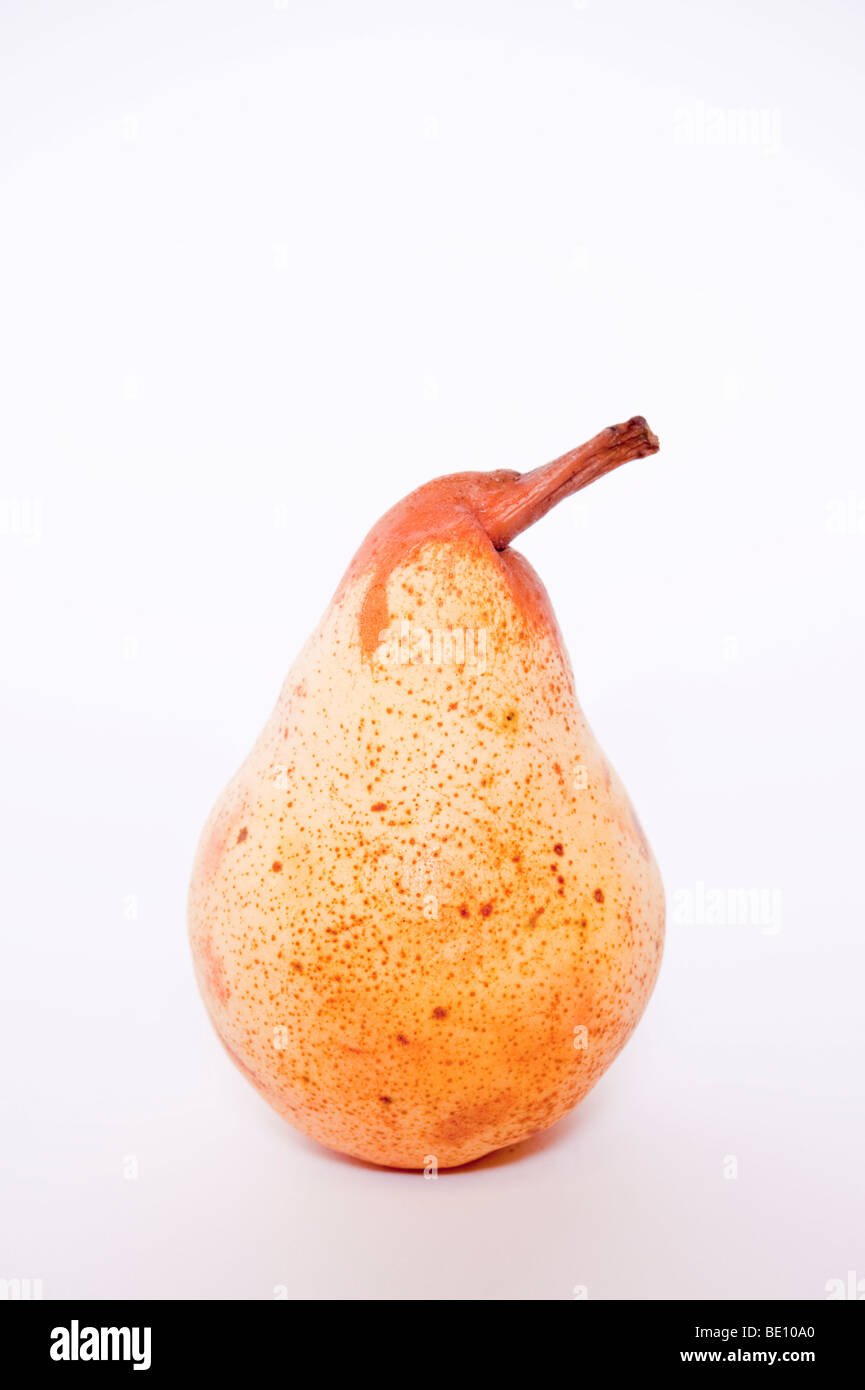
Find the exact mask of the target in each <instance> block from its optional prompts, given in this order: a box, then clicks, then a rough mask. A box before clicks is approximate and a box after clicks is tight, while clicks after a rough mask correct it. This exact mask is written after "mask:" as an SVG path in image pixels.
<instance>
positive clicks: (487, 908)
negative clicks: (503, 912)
mask: <svg viewBox="0 0 865 1390" xmlns="http://www.w3.org/2000/svg"><path fill="white" fill-rule="evenodd" d="M492 910H493V905H492V903H484V905H483V907H482V908H481V916H482V917H489V915H490V913H491V912H492Z"/></svg>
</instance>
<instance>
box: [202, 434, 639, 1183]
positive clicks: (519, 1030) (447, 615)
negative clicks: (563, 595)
mask: <svg viewBox="0 0 865 1390" xmlns="http://www.w3.org/2000/svg"><path fill="white" fill-rule="evenodd" d="M657 449H658V441H657V439H656V437H655V435H654V434H653V433H652V431H651V430H650V429H649V426H648V425H647V424H646V421H645V420H644V419H643V418H642V417H641V416H634V417H633V418H632V419H630V420H628V421H627V422H625V423H624V424H621V425H614V426H611V427H610V428H608V429H605V430H602V431H601V433H600V434H598V435H596V436H595V437H594V438H593V439H591V440H590V441H589V442H588V443H587V444H584V445H582V446H581V447H579V448H577V449H573V450H571V451H570V452H569V453H567V454H564V455H563V456H562V457H561V458H558V459H556V460H554V461H553V462H552V463H548V464H545V465H543V466H542V467H539V468H536V469H534V470H532V471H529V472H527V473H522V474H521V473H515V472H508V471H493V472H488V473H480V472H474V473H472V472H465V473H455V474H450V475H447V476H445V477H441V478H436V479H435V480H433V481H432V482H430V483H427V484H426V485H425V486H423V487H421V488H419V489H417V491H415V492H413V493H411V494H410V495H409V496H408V497H406V498H404V499H403V500H402V501H401V502H398V503H397V504H396V506H394V507H393V508H392V509H391V510H390V511H389V512H388V513H387V514H386V515H385V516H384V517H383V518H382V519H381V520H380V521H379V522H378V523H377V524H376V525H375V526H374V527H373V529H372V530H371V531H370V533H369V535H368V536H367V537H366V539H365V540H364V542H363V543H362V545H361V546H360V549H359V550H358V552H357V554H356V555H355V556H354V558H353V559H352V561H351V563H350V564H349V566H348V569H347V570H346V573H345V576H344V577H343V579H342V581H341V583H340V585H339V587H338V589H337V591H336V594H335V595H334V597H333V600H332V602H331V604H330V606H329V607H328V609H327V611H326V613H325V614H324V616H323V618H322V619H321V622H320V623H319V626H318V628H317V629H316V631H315V632H314V633H313V635H312V637H311V638H310V640H309V641H308V642H307V644H306V646H305V647H304V649H303V651H302V652H301V654H300V656H299V657H298V658H297V660H296V662H295V664H294V666H293V667H292V669H291V670H290V671H289V673H288V675H287V677H286V679H285V683H284V685H283V688H282V691H281V693H280V695H279V698H278V700H277V703H276V706H275V708H274V710H273V713H272V715H271V716H270V719H269V720H268V722H267V724H266V726H265V728H264V730H263V731H262V733H261V734H260V736H259V737H258V739H257V741H256V742H255V744H254V746H253V748H252V751H251V753H250V754H249V757H248V758H247V760H246V762H245V763H244V764H243V766H242V767H241V768H240V769H239V771H238V772H237V773H236V774H235V775H234V777H233V778H232V779H231V781H230V782H229V783H228V785H227V786H226V788H225V791H224V792H223V793H222V795H221V796H220V797H219V799H218V801H217V803H216V805H215V806H214V808H213V811H212V812H211V815H210V817H209V819H208V821H207V824H206V825H205V827H204V831H203V833H202V836H201V840H200V843H199V847H198V852H197V855H196V859H195V864H194V868H193V872H192V882H191V886H190V892H189V934H190V941H191V945H192V953H193V958H194V962H195V970H196V975H197V979H198V984H199V987H200V990H201V994H202V997H203V1000H204V1003H205V1007H206V1008H207V1011H208V1014H209V1016H210V1018H211V1020H212V1022H213V1025H214V1028H215V1030H216V1033H217V1036H218V1038H219V1040H220V1042H221V1043H222V1046H223V1048H224V1050H225V1052H226V1053H227V1054H228V1057H229V1058H230V1059H231V1061H232V1062H233V1063H234V1065H235V1066H236V1067H237V1068H239V1070H240V1071H241V1072H242V1074H243V1075H244V1076H245V1077H246V1078H247V1079H248V1080H249V1081H250V1082H251V1083H252V1085H253V1086H254V1087H255V1088H256V1089H257V1090H258V1091H259V1092H260V1094H261V1095H262V1096H263V1097H264V1099H265V1100H266V1101H267V1102H268V1103H269V1104H270V1105H271V1106H272V1107H273V1108H274V1109H275V1110H276V1111H277V1112H278V1113H279V1114H280V1115H281V1116H283V1117H284V1118H285V1119H286V1120H287V1121H288V1122H289V1123H290V1124H291V1125H293V1126H294V1127H295V1128H296V1129H298V1130H300V1131H302V1132H303V1133H304V1134H307V1135H310V1136H312V1137H313V1138H314V1139H316V1140H318V1141H319V1142H320V1143H321V1144H324V1145H327V1146H328V1147H330V1148H332V1149H335V1150H338V1151H340V1152H342V1153H345V1154H350V1155H353V1156H355V1157H357V1158H360V1159H364V1160H366V1161H368V1162H370V1163H373V1164H378V1165H381V1166H384V1167H392V1168H402V1169H412V1170H417V1171H420V1172H423V1173H424V1175H425V1176H426V1177H435V1176H436V1175H437V1174H438V1172H439V1170H440V1169H445V1168H453V1167H457V1166H459V1165H462V1164H466V1163H470V1162H472V1161H473V1160H475V1159H478V1158H481V1157H482V1156H484V1155H485V1154H489V1153H491V1152H493V1151H494V1150H497V1149H501V1148H503V1147H505V1146H510V1145H515V1144H518V1143H519V1142H520V1141H522V1140H524V1139H526V1138H528V1137H529V1136H530V1135H532V1134H535V1133H536V1132H538V1131H540V1130H544V1129H546V1128H548V1127H549V1126H550V1125H553V1124H555V1123H556V1121H557V1120H559V1119H561V1118H562V1116H564V1115H566V1114H567V1113H568V1112H569V1111H571V1110H572V1109H573V1108H574V1106H576V1105H578V1104H579V1102H580V1101H581V1100H582V1099H583V1097H584V1096H585V1095H586V1094H587V1093H588V1092H589V1091H590V1090H591V1088H592V1087H593V1086H594V1084H595V1082H596V1081H598V1079H599V1078H600V1077H601V1076H602V1075H603V1073H604V1072H605V1071H606V1069H607V1067H609V1066H610V1064H611V1063H612V1062H613V1060H614V1059H615V1057H616V1056H617V1055H618V1053H619V1052H620V1051H621V1049H622V1047H623V1046H624V1044H625V1043H626V1042H627V1040H628V1038H629V1037H630V1036H631V1033H632V1032H633V1031H634V1029H635V1027H636V1025H637V1023H638V1022H639V1019H640V1017H641V1015H642V1013H643V1011H644V1009H645V1007H646V1004H647V1002H648V999H649V996H650V995H651V992H652V989H653V986H654V983H655V979H656V977H657V973H658V969H659V966H660V961H661V952H662V947H663V939H664V921H665V909H664V892H663V887H662V884H661V877H660V874H659V871H658V867H657V865H656V863H655V860H654V857H653V855H652V851H651V849H650V847H649V844H648V841H647V840H646V836H645V834H644V833H643V830H642V828H641V826H640V822H639V820H638V819H637V815H636V813H635V811H634V809H633V807H632V806H631V803H630V801H629V799H628V795H627V792H626V791H625V788H624V786H623V784H622V782H621V781H620V780H619V778H618V776H617V775H616V773H615V771H614V770H613V768H612V766H611V765H610V763H609V762H608V761H607V758H606V757H605V755H604V753H603V752H602V750H601V748H600V747H599V745H598V743H597V742H596V740H595V738H594V735H593V734H592V731H591V729H590V728H589V725H588V723H587V721H586V719H585V716H584V715H583V712H582V710H581V708H580V705H579V702H578V699H577V694H576V691H575V688H574V679H573V674H572V671H571V665H570V661H569V658H568V654H567V651H566V648H565V645H564V640H563V636H562V634H561V632H560V630H559V627H558V624H557V622H556V619H555V616H554V613H553V610H552V607H551V604H550V600H549V598H548V597H547V594H546V591H545V589H544V587H543V584H542V582H541V580H540V578H539V577H538V575H537V574H536V573H535V571H534V570H533V569H532V567H531V566H530V565H529V564H528V562H527V561H526V560H525V559H524V558H523V556H521V555H520V554H519V552H518V551H516V550H514V549H513V548H512V542H513V541H514V540H515V539H516V537H517V536H518V535H519V534H520V533H521V532H522V531H524V530H525V529H526V528H527V527H529V526H531V525H533V524H534V523H535V522H537V521H540V520H541V519H542V518H543V516H544V515H545V514H546V512H547V511H549V510H550V508H552V507H553V506H556V505H558V504H559V503H560V502H563V501H564V500H565V499H566V498H568V497H569V496H570V495H571V494H572V493H575V492H578V491H579V490H580V489H582V488H584V487H586V486H588V484H589V483H592V482H595V481H596V480H597V479H599V478H601V477H602V476H603V475H604V474H605V473H608V472H610V471H611V470H612V469H614V468H618V467H619V466H620V465H621V464H624V463H627V462H629V461H631V460H635V459H639V458H642V457H644V456H646V455H649V454H653V453H655V452H656V450H657Z"/></svg>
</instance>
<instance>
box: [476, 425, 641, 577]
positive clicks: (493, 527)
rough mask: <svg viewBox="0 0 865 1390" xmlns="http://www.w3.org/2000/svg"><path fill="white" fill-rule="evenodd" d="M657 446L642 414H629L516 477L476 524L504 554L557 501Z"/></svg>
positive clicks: (503, 489) (488, 504)
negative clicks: (483, 528) (628, 417)
mask: <svg viewBox="0 0 865 1390" xmlns="http://www.w3.org/2000/svg"><path fill="white" fill-rule="evenodd" d="M658 447H659V446H658V439H657V436H656V435H654V434H653V433H652V431H651V430H650V429H649V426H648V425H647V424H646V421H645V420H644V419H643V417H642V415H635V416H634V417H633V418H632V419H630V420H628V421H626V423H625V424H623V425H610V426H609V428H608V429H605V430H601V433H600V434H596V435H595V437H594V439H590V440H589V442H588V444H582V445H580V447H579V448H578V449H572V450H571V451H570V453H568V454H563V455H562V457H561V458H558V459H554V460H553V462H552V463H545V464H543V466H542V467H541V468H535V469H533V471H532V472H531V473H521V474H518V475H517V476H516V477H515V478H513V479H512V480H511V481H509V482H508V483H507V484H506V485H505V486H504V487H503V488H502V491H501V492H500V493H499V494H498V495H497V496H495V497H493V498H491V499H490V501H489V502H488V503H487V505H486V507H485V508H484V513H483V517H482V521H483V525H484V527H485V529H486V531H487V534H488V535H489V538H490V540H491V541H492V543H493V545H494V546H495V547H496V550H504V548H505V546H506V545H510V543H511V541H512V540H513V539H514V537H515V536H518V535H519V534H520V532H521V531H525V530H526V528H527V527H529V526H531V525H532V524H533V523H534V522H535V521H538V520H539V518H540V517H542V516H544V515H546V513H547V512H548V511H549V510H550V508H551V507H554V506H555V505H556V503H557V502H561V500H562V498H563V497H570V495H571V493H572V492H579V490H580V488H584V487H586V486H588V484H589V483H593V482H594V481H595V479H596V478H601V477H603V475H604V474H605V473H610V472H612V470H613V469H614V468H618V467H619V465H620V464H622V463H628V461H629V460H630V459H639V458H644V457H645V455H646V454H654V453H656V452H657V450H658Z"/></svg>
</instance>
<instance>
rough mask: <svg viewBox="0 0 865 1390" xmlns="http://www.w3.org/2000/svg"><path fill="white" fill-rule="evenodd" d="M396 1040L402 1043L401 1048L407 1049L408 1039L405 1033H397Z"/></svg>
mask: <svg viewBox="0 0 865 1390" xmlns="http://www.w3.org/2000/svg"><path fill="white" fill-rule="evenodd" d="M396 1040H397V1042H398V1043H402V1045H403V1047H408V1038H407V1037H406V1035H405V1033H397V1035H396Z"/></svg>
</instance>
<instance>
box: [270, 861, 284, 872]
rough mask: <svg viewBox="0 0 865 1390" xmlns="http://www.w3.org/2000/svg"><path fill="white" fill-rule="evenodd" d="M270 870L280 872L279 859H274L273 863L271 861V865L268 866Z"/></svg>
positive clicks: (280, 864) (280, 863) (280, 862)
mask: <svg viewBox="0 0 865 1390" xmlns="http://www.w3.org/2000/svg"><path fill="white" fill-rule="evenodd" d="M270 871H271V873H273V874H280V873H282V860H281V859H274V861H273V863H272V864H271V866H270Z"/></svg>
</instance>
